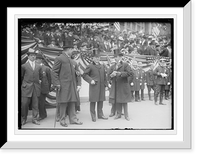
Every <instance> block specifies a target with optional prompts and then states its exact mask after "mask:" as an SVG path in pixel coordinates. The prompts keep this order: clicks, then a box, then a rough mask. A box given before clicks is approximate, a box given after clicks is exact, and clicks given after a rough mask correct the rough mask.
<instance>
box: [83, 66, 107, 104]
mask: <svg viewBox="0 0 200 158" xmlns="http://www.w3.org/2000/svg"><path fill="white" fill-rule="evenodd" d="M83 79H84V80H85V81H86V82H88V83H89V101H90V102H98V101H105V87H107V86H108V85H107V78H106V71H105V66H103V65H100V64H99V65H96V64H95V63H92V64H90V65H88V66H87V68H86V70H85V71H84V73H83ZM92 80H94V81H95V85H92V84H91V81H92Z"/></svg>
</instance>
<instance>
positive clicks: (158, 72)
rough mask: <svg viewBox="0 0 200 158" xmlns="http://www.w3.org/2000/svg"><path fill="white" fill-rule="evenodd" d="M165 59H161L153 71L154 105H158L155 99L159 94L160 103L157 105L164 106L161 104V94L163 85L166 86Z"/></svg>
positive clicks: (163, 89)
mask: <svg viewBox="0 0 200 158" xmlns="http://www.w3.org/2000/svg"><path fill="white" fill-rule="evenodd" d="M165 64H166V63H165V59H163V58H161V59H160V63H159V66H158V67H156V69H155V70H154V76H155V96H154V101H155V105H158V103H157V99H158V95H159V94H160V101H159V105H165V104H164V103H163V93H164V91H165V85H166V78H167V76H168V74H167V73H168V71H167V69H166V67H165V66H166V65H165Z"/></svg>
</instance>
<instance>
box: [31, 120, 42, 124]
mask: <svg viewBox="0 0 200 158" xmlns="http://www.w3.org/2000/svg"><path fill="white" fill-rule="evenodd" d="M32 123H33V124H35V125H40V123H39V122H38V121H37V120H35V121H32Z"/></svg>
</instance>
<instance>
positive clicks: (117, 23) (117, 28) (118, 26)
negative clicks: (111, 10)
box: [114, 22, 120, 31]
mask: <svg viewBox="0 0 200 158" xmlns="http://www.w3.org/2000/svg"><path fill="white" fill-rule="evenodd" d="M114 26H115V29H116V30H117V31H120V23H119V22H114Z"/></svg>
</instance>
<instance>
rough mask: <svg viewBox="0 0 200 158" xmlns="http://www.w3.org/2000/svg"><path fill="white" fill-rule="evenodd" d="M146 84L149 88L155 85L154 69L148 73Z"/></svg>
mask: <svg viewBox="0 0 200 158" xmlns="http://www.w3.org/2000/svg"><path fill="white" fill-rule="evenodd" d="M146 82H147V85H148V86H153V85H154V72H153V70H152V69H149V70H148V71H147V72H146Z"/></svg>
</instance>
